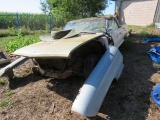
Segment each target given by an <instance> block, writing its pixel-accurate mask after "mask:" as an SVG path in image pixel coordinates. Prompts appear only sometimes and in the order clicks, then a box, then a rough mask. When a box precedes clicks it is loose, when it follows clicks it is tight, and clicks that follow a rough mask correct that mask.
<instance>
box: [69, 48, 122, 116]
mask: <svg viewBox="0 0 160 120" xmlns="http://www.w3.org/2000/svg"><path fill="white" fill-rule="evenodd" d="M123 67H124V65H123V56H122V54H121V53H120V52H119V50H118V49H117V48H116V47H114V46H109V47H108V49H107V51H106V52H105V54H104V55H103V56H102V58H101V60H100V61H99V62H98V64H97V65H96V67H95V68H94V70H93V71H92V73H91V74H90V76H89V77H88V79H87V80H86V82H85V83H84V85H83V86H82V88H81V90H80V92H79V94H78V95H77V97H76V99H75V101H74V103H73V105H72V111H74V112H76V113H79V114H81V115H83V116H88V117H91V116H96V114H97V112H98V111H99V109H100V107H101V104H102V102H103V100H104V98H105V95H106V93H107V91H108V89H109V87H110V84H111V83H112V81H113V79H114V78H117V79H118V78H119V76H120V74H121V72H122V70H123Z"/></svg>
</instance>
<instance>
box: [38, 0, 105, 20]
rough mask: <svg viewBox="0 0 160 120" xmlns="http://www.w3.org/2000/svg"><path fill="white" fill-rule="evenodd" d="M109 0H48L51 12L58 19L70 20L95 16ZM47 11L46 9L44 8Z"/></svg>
mask: <svg viewBox="0 0 160 120" xmlns="http://www.w3.org/2000/svg"><path fill="white" fill-rule="evenodd" d="M107 3H108V0H46V4H47V5H43V4H41V5H42V6H44V7H43V8H45V6H48V9H49V10H50V14H52V15H53V16H55V18H56V19H64V20H65V21H69V20H72V19H78V18H85V17H94V16H96V14H97V13H101V12H102V10H104V9H105V8H106V6H107ZM43 11H45V10H43Z"/></svg>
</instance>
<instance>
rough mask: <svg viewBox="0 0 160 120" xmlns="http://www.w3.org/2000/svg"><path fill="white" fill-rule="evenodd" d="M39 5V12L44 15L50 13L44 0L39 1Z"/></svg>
mask: <svg viewBox="0 0 160 120" xmlns="http://www.w3.org/2000/svg"><path fill="white" fill-rule="evenodd" d="M40 4H41V10H42V11H43V12H44V14H47V13H49V12H50V10H49V6H48V4H47V2H46V0H40Z"/></svg>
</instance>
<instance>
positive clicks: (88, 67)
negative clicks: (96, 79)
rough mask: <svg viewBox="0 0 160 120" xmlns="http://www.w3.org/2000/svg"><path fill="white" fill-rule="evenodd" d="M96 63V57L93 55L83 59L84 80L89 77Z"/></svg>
mask: <svg viewBox="0 0 160 120" xmlns="http://www.w3.org/2000/svg"><path fill="white" fill-rule="evenodd" d="M97 62H98V57H97V56H96V55H95V54H89V55H88V56H87V57H86V58H85V63H84V74H85V77H86V78H87V77H88V76H89V75H90V73H91V72H92V70H93V69H94V67H95V66H96V64H97Z"/></svg>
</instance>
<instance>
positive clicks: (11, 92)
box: [6, 90, 15, 96]
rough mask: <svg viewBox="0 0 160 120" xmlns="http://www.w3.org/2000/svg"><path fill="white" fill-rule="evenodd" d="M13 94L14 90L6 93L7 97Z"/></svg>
mask: <svg viewBox="0 0 160 120" xmlns="http://www.w3.org/2000/svg"><path fill="white" fill-rule="evenodd" d="M13 94H15V92H14V91H13V90H11V91H9V92H7V93H6V95H7V96H11V95H13Z"/></svg>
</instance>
